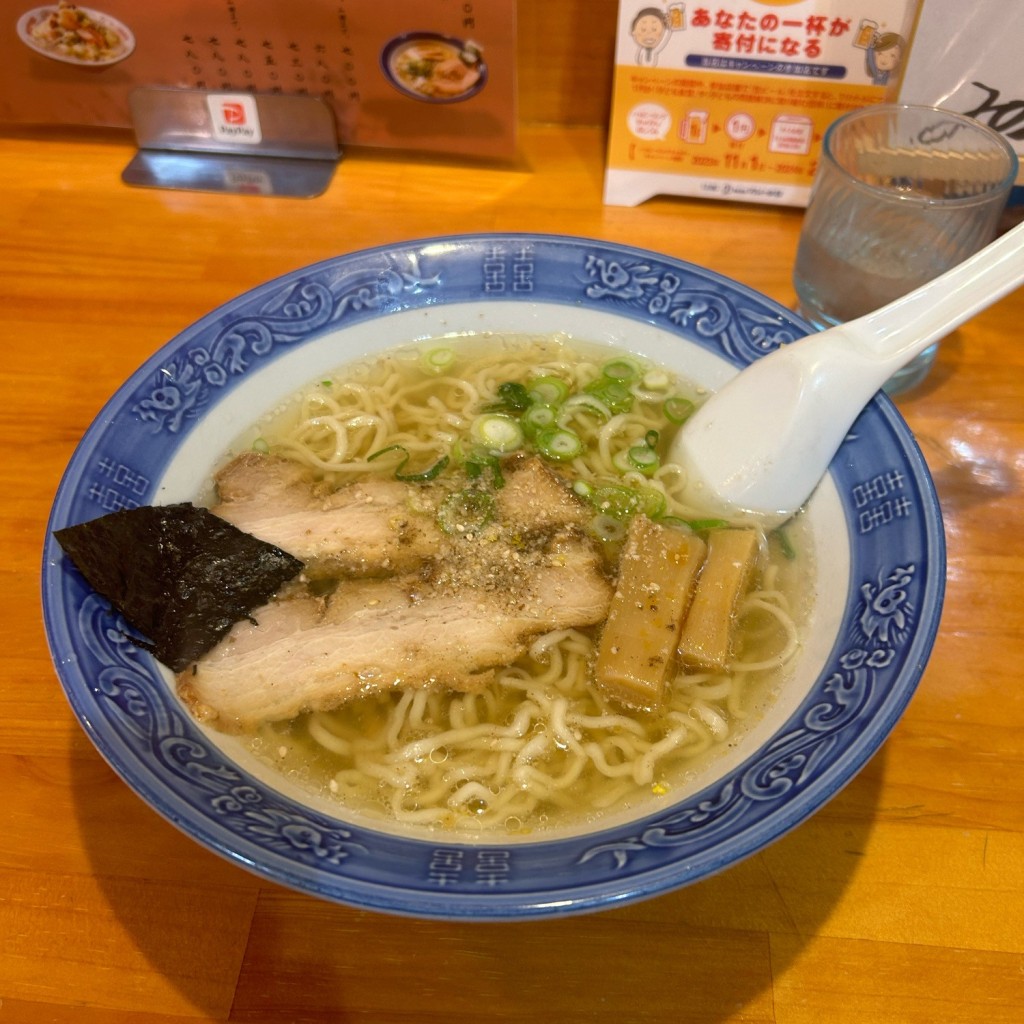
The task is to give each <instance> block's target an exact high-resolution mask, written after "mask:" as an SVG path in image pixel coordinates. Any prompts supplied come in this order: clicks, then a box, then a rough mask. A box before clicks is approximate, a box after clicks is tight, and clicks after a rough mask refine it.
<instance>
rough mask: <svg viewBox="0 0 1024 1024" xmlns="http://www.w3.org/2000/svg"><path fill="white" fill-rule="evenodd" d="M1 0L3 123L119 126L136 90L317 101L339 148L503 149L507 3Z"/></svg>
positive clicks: (507, 115) (509, 141) (508, 118)
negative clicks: (34, 0) (328, 115)
mask: <svg viewBox="0 0 1024 1024" xmlns="http://www.w3.org/2000/svg"><path fill="white" fill-rule="evenodd" d="M97 2H98V3H101V4H102V7H89V6H81V5H74V4H70V3H66V2H64V0H61V2H59V3H52V4H46V5H42V6H38V7H33V6H31V0H0V26H2V27H0V33H2V35H0V123H18V124H49V125H55V124H60V125H93V126H112V127H130V126H131V123H132V122H131V114H130V108H129V96H130V94H131V93H132V91H133V90H134V89H136V88H138V87H140V86H164V87H172V88H183V89H202V90H230V91H251V92H257V93H260V92H264V93H295V94H305V95H311V96H316V97H319V98H321V99H323V100H324V101H325V102H326V103H327V104H328V105H329V106H330V107H331V109H332V110H333V112H334V116H335V120H336V123H337V127H338V138H339V141H340V142H341V143H343V144H345V143H347V144H350V145H360V146H382V147H398V148H408V149H413V150H424V151H434V152H444V153H453V154H466V155H470V154H472V155H482V156H508V155H511V154H512V153H513V152H514V149H515V137H516V131H515V128H516V112H515V0H387V2H386V3H381V2H380V0H302V2H301V3H294V4H285V3H281V2H280V0H175V2H174V3H173V4H171V3H168V4H144V3H139V2H138V0H97Z"/></svg>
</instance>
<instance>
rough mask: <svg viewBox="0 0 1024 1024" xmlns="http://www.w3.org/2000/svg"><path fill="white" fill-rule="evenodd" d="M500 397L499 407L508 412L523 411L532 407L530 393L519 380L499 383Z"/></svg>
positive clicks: (497, 407)
mask: <svg viewBox="0 0 1024 1024" xmlns="http://www.w3.org/2000/svg"><path fill="white" fill-rule="evenodd" d="M498 398H500V399H501V401H500V403H499V404H498V406H496V407H495V408H496V410H497V409H499V408H500V409H502V410H505V411H507V412H522V411H523V410H524V409H528V408H529V407H530V401H531V399H530V394H529V392H527V390H526V388H525V387H524V386H523V385H522V384H519V383H518V382H517V381H514V380H510V381H506V382H505V383H504V384H499V385H498Z"/></svg>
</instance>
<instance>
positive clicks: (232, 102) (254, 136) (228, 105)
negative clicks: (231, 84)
mask: <svg viewBox="0 0 1024 1024" xmlns="http://www.w3.org/2000/svg"><path fill="white" fill-rule="evenodd" d="M206 105H207V107H208V109H209V111H210V122H211V124H212V126H213V137H214V138H215V139H217V140H218V141H219V142H240V143H242V144H244V145H250V146H255V145H257V144H258V143H260V142H261V141H262V140H263V132H262V131H261V130H260V117H259V111H258V110H257V109H256V98H255V97H254V96H249V95H247V94H245V93H240V94H238V95H225V94H223V93H220V94H217V95H213V96H207V97H206Z"/></svg>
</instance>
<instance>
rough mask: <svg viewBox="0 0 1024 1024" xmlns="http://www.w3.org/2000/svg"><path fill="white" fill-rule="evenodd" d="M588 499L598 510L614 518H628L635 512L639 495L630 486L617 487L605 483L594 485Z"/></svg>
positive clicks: (638, 503) (638, 502)
mask: <svg viewBox="0 0 1024 1024" xmlns="http://www.w3.org/2000/svg"><path fill="white" fill-rule="evenodd" d="M590 500H591V502H592V503H593V505H594V508H596V509H597V511H598V512H603V513H605V514H606V515H609V516H611V517H612V518H614V519H629V518H630V516H633V515H635V514H636V511H637V509H638V507H639V505H640V495H639V494H637V492H636V491H634V490H633V489H632V488H631V487H618V486H616V485H614V484H607V485H605V486H603V487H595V488H594V492H593V494H592V495H591V496H590Z"/></svg>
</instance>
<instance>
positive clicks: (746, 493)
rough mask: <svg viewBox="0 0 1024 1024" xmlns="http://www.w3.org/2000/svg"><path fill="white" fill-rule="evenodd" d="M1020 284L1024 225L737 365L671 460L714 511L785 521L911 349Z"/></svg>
mask: <svg viewBox="0 0 1024 1024" xmlns="http://www.w3.org/2000/svg"><path fill="white" fill-rule="evenodd" d="M1022 282H1024V224H1018V225H1017V226H1016V227H1014V228H1013V229H1012V230H1010V231H1008V232H1007V233H1006V234H1004V235H1003V236H1001V237H1000V238H998V239H996V241H994V242H992V243H991V244H990V245H988V246H986V248H984V249H982V250H981V251H980V252H977V253H975V254H974V255H973V256H971V257H969V258H968V259H966V260H965V261H964V262H963V263H960V264H958V265H957V266H955V267H953V268H952V269H951V270H948V271H946V272H945V273H944V274H942V275H940V276H939V277H936V278H934V279H933V280H931V281H929V282H928V283H927V284H925V285H923V286H922V287H920V288H917V289H916V290H914V291H912V292H909V293H908V294H906V295H904V296H902V297H901V298H899V299H896V300H895V301H894V302H891V303H889V305H887V306H883V307H882V308H881V309H877V310H875V311H874V312H873V313H868V314H867V315H865V316H862V317H859V318H858V319H856V320H851V321H849V322H848V323H845V324H840V325H839V326H837V327H831V328H829V329H828V330H826V331H821V332H820V333H817V334H810V335H808V336H807V337H805V338H801V339H799V340H798V341H795V342H792V343H791V344H789V345H783V346H782V347H780V348H778V349H776V350H775V351H774V352H772V353H770V354H769V355H767V356H765V357H764V358H762V359H758V360H756V361H755V362H754V363H752V364H751V365H750V366H748V367H746V368H744V369H743V370H741V371H740V372H739V373H738V374H737V375H736V376H735V377H733V378H732V379H731V380H730V381H729V382H728V383H726V385H725V386H724V387H723V388H722V389H721V390H720V391H718V392H716V393H715V394H713V395H712V396H711V397H710V398H709V399H708V401H707V402H705V403H704V405H702V406H701V407H700V408H699V409H698V410H697V411H696V412H695V413H694V414H693V415H692V416H691V417H690V419H689V420H687V421H686V423H684V424H683V426H682V427H681V428H680V430H679V433H678V434H677V435H676V437H675V439H674V441H673V443H672V448H671V451H670V452H669V458H670V459H671V461H673V462H678V463H680V464H681V465H682V466H684V467H685V468H686V469H687V470H688V472H689V478H690V483H689V485H688V495H687V496H688V497H689V499H690V500H691V501H692V502H693V504H694V505H696V506H697V507H699V508H701V509H703V510H705V511H706V512H708V513H709V514H712V515H716V516H717V515H725V516H730V517H739V518H743V519H747V520H754V521H756V522H759V523H761V525H763V526H764V527H766V528H770V527H772V526H775V525H778V524H779V523H782V522H784V521H785V520H786V519H788V518H789V517H790V516H791V515H792V514H793V513H794V512H796V511H797V510H798V509H799V508H800V507H801V506H802V505H803V504H804V502H805V501H806V500H807V499H808V498H809V497H810V495H811V493H812V492H813V491H814V488H815V487H816V486H817V485H818V482H819V481H820V480H821V478H822V477H823V476H824V475H825V473H826V472H827V470H828V464H829V463H830V462H831V461H832V457H833V455H835V453H836V451H837V450H838V448H839V446H840V445H841V444H842V442H843V438H844V437H845V436H846V434H847V431H848V430H849V429H850V426H851V425H852V424H853V422H854V420H856V418H857V416H858V415H860V412H861V410H862V409H863V408H864V406H865V405H866V404H867V403H868V402H869V401H870V400H871V398H872V397H873V396H874V395H875V394H876V393H877V391H878V390H879V388H881V387H882V385H883V384H884V383H885V382H886V381H887V380H888V379H889V378H890V377H891V376H892V375H893V373H895V372H896V371H897V370H899V369H900V368H901V367H903V366H905V365H906V364H907V363H909V362H910V360H911V359H913V358H914V356H916V355H918V354H919V353H920V352H923V351H924V350H925V349H926V348H927V347H928V346H929V345H931V344H932V343H933V342H936V341H938V340H939V339H940V338H943V337H945V336H946V335H947V334H950V333H951V332H952V331H954V330H956V328H957V327H959V326H960V324H962V323H963V322H964V321H965V320H967V319H969V318H970V317H972V316H973V315H974V314H975V313H977V312H978V311H979V310H982V309H984V308H985V307H987V306H989V305H991V304H992V303H993V302H996V301H997V300H998V299H1000V298H1002V297H1003V296H1004V295H1005V294H1006V293H1007V292H1009V291H1012V290H1013V289H1014V288H1016V287H1017V286H1018V285H1020V284H1021V283H1022Z"/></svg>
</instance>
